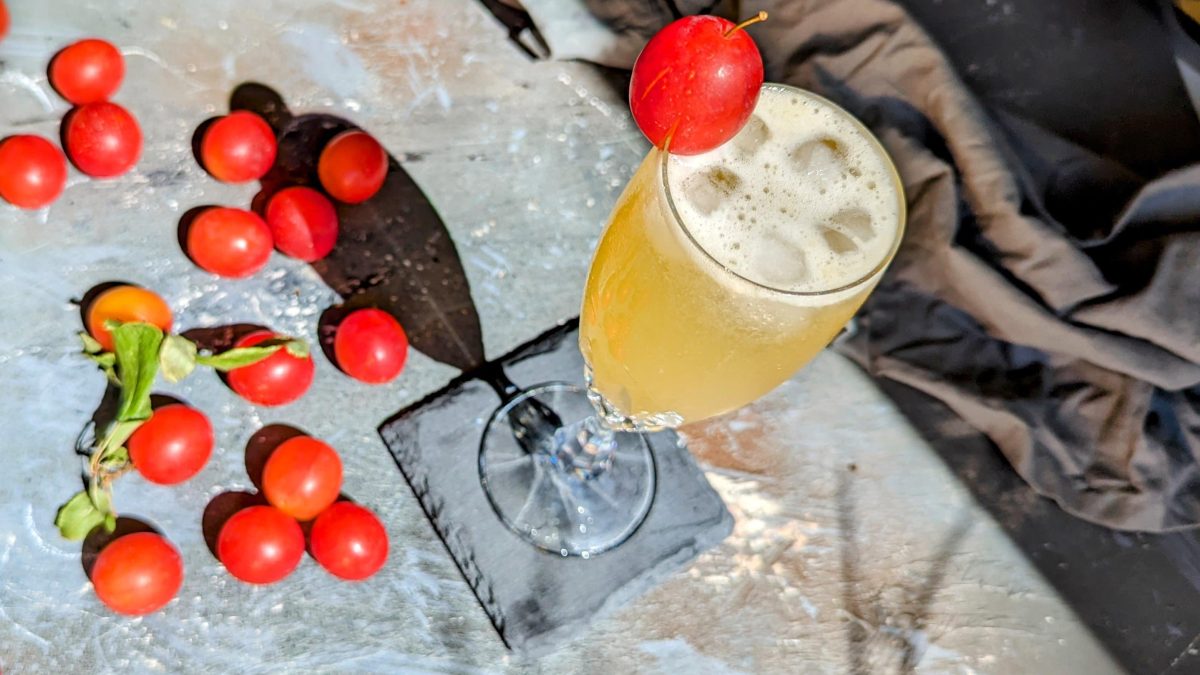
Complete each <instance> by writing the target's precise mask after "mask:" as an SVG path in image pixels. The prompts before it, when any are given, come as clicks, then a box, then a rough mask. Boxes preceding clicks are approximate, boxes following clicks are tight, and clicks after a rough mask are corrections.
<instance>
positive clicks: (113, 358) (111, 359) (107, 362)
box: [87, 352, 121, 387]
mask: <svg viewBox="0 0 1200 675" xmlns="http://www.w3.org/2000/svg"><path fill="white" fill-rule="evenodd" d="M87 357H88V358H89V359H91V360H93V361H95V362H96V365H98V366H100V370H102V371H104V376H105V377H107V378H108V381H109V382H112V383H113V384H115V385H117V386H118V387H119V386H121V379H120V378H119V377H117V371H116V365H117V355H116V354H113V353H112V352H100V353H99V354H88V355H87Z"/></svg>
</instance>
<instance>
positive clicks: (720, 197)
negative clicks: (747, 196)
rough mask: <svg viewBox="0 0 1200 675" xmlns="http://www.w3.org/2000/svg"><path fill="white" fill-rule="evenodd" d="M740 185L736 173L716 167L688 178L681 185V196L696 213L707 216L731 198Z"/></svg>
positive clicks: (740, 180)
mask: <svg viewBox="0 0 1200 675" xmlns="http://www.w3.org/2000/svg"><path fill="white" fill-rule="evenodd" d="M741 183H742V179H741V178H738V175H737V174H736V173H734V172H732V171H730V170H729V169H726V168H725V167H722V166H717V167H713V168H711V169H709V170H707V171H704V172H702V173H698V174H694V175H692V176H688V178H687V180H685V181H684V183H683V194H684V196H685V197H686V198H687V200H688V202H689V203H691V205H692V206H693V207H695V209H696V210H697V211H699V212H700V213H703V214H704V215H706V216H707V215H709V214H711V213H712V212H713V211H716V210H717V209H718V208H720V206H721V204H723V203H724V202H725V201H726V200H727V199H729V198H730V197H732V196H733V193H734V192H736V191H737V189H738V186H739V185H741Z"/></svg>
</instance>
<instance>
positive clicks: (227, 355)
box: [196, 343, 283, 371]
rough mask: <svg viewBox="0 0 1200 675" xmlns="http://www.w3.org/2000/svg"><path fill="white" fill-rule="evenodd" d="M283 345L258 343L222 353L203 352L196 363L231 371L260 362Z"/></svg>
mask: <svg viewBox="0 0 1200 675" xmlns="http://www.w3.org/2000/svg"><path fill="white" fill-rule="evenodd" d="M263 344H265V343H263ZM282 346H283V345H279V344H274V345H268V346H265V347H264V346H262V344H258V345H254V346H253V347H237V348H235V349H230V350H228V351H224V352H221V353H220V354H202V355H200V356H198V357H196V363H198V364H200V365H202V366H208V367H210V368H215V369H217V370H221V371H229V370H233V369H235V368H241V367H243V366H249V365H253V364H255V363H258V362H259V361H262V360H263V359H265V358H267V357H268V356H270V355H272V354H274V353H275V352H277V351H279V349H280V348H281V347H282Z"/></svg>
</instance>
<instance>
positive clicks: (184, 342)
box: [158, 335, 197, 382]
mask: <svg viewBox="0 0 1200 675" xmlns="http://www.w3.org/2000/svg"><path fill="white" fill-rule="evenodd" d="M196 351H197V350H196V343H195V342H192V341H191V340H189V339H187V338H185V337H182V336H179V335H168V336H166V337H164V338H163V343H162V348H161V349H159V350H158V367H159V368H160V369H161V370H162V374H163V377H164V378H166V379H167V381H168V382H179V381H180V380H182V379H183V378H185V377H187V376H188V375H191V374H192V371H193V370H195V369H196Z"/></svg>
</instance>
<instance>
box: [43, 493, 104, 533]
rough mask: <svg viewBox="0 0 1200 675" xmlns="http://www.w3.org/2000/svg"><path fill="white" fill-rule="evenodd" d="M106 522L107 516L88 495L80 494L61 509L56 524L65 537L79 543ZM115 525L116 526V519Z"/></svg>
mask: <svg viewBox="0 0 1200 675" xmlns="http://www.w3.org/2000/svg"><path fill="white" fill-rule="evenodd" d="M110 515H111V514H110ZM106 520H107V518H106V517H105V514H103V513H101V512H100V511H99V510H97V509H96V506H95V505H94V504H92V500H91V498H89V497H88V493H87V492H79V493H76V495H75V496H74V497H71V499H70V500H68V501H67V503H66V504H63V505H62V507H61V508H59V510H58V516H57V517H56V518H55V519H54V524H55V525H56V526H57V527H58V531H59V532H60V533H61V534H62V536H63V537H65V538H67V539H71V540H75V541H78V540H80V539H83V538H84V537H86V536H87V535H88V532H91V531H92V530H94V529H95V528H96V526H97V525H100V524H103V523H105V522H106ZM113 523H114V525H115V524H116V520H115V518H114V521H113ZM110 531H111V530H110Z"/></svg>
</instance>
